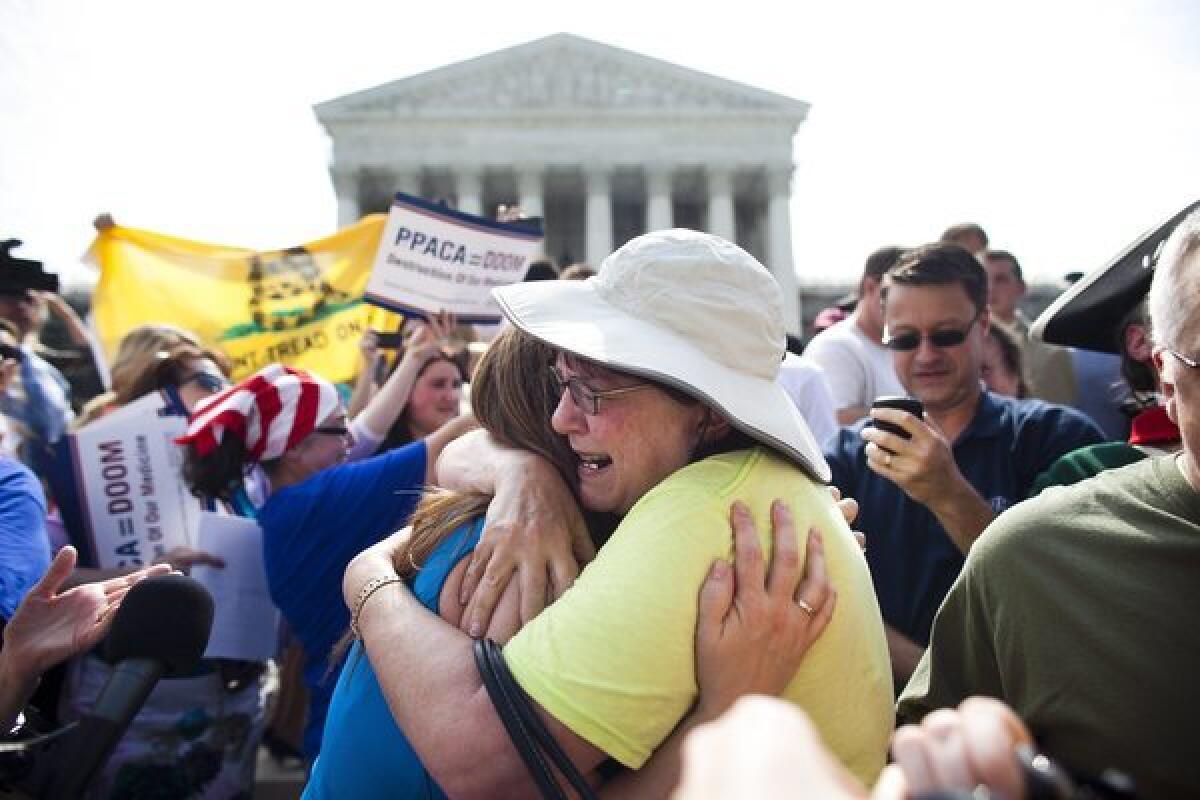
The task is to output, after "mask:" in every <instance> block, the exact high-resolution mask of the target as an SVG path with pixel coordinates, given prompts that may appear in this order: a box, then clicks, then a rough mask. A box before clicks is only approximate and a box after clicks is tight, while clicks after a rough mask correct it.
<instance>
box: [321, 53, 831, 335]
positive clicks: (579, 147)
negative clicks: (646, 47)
mask: <svg viewBox="0 0 1200 800" xmlns="http://www.w3.org/2000/svg"><path fill="white" fill-rule="evenodd" d="M807 111H808V104H806V103H803V102H800V101H798V100H793V99H791V98H788V97H783V96H781V95H778V94H774V93H771V92H766V91H763V90H761V89H755V88H752V87H749V86H745V85H743V84H739V83H734V82H732V81H728V80H724V79H722V78H717V77H713V76H711V75H706V74H703V73H700V72H696V71H694V70H690V69H685V68H683V67H679V66H676V65H674V64H669V63H666V62H664V61H659V60H657V59H653V58H649V57H647V56H643V55H639V54H637V53H633V52H630V51H628V50H622V49H620V48H616V47H610V46H608V45H604V44H600V43H598V42H594V41H591V40H588V39H584V38H581V37H578V36H573V35H569V34H556V35H554V36H548V37H546V38H544V39H538V40H536V41H533V42H530V43H528V44H523V45H518V46H516V47H511V48H508V49H506V50H501V51H499V52H495V53H491V54H488V55H484V56H480V57H478V58H474V59H471V60H469V61H463V62H460V63H457V64H451V65H450V66H447V67H442V68H440V69H435V70H432V71H430V72H425V73H422V74H420V75H415V76H412V77H409V78H404V79H401V80H398V81H394V82H392V83H387V84H384V85H382V86H377V87H375V88H373V89H367V90H364V91H361V92H356V93H354V94H350V95H346V96H344V97H339V98H336V99H334V100H330V101H327V102H325V103H321V104H320V105H318V106H317V107H316V113H317V116H318V118H319V119H320V121H321V123H322V124H323V125H324V126H325V128H326V130H327V131H328V132H329V134H330V136H331V137H332V139H333V166H332V170H333V179H334V186H335V188H336V191H337V197H338V216H339V222H340V223H341V224H348V223H350V222H353V221H355V220H357V219H358V218H359V217H360V216H361V215H362V214H366V213H370V212H374V211H386V210H387V209H388V208H389V207H390V205H391V198H392V196H393V194H394V193H395V192H397V191H403V192H408V193H410V194H416V195H420V196H422V197H425V198H428V199H432V200H442V201H445V202H446V203H447V204H449V205H451V206H453V207H456V208H459V209H461V210H463V211H468V212H471V213H475V214H486V215H488V216H494V215H495V213H496V209H497V207H498V206H500V205H513V204H517V205H519V206H520V208H521V210H522V211H523V212H524V213H525V214H526V215H527V216H535V217H536V216H540V217H544V219H545V233H546V241H545V252H546V255H547V256H548V257H549V258H551V259H552V260H554V261H555V262H557V263H558V265H559V266H560V267H562V266H565V265H567V264H570V263H573V262H577V261H586V262H588V263H590V264H591V265H593V266H598V265H599V263H600V261H601V260H603V258H604V257H605V256H607V255H608V254H609V253H610V252H611V251H612V250H613V249H615V248H616V247H619V246H620V245H621V244H623V243H625V242H626V241H628V240H629V239H631V238H633V237H634V236H637V235H639V234H641V233H643V232H645V231H647V230H658V229H661V228H670V227H685V228H694V229H697V230H706V231H709V232H712V233H715V234H718V235H720V236H723V237H725V238H727V239H731V240H734V241H736V242H737V243H738V244H740V245H741V246H742V247H744V248H746V249H747V250H749V251H750V252H751V253H753V254H754V255H755V256H756V257H758V259H759V260H760V261H762V262H763V264H765V265H766V266H767V267H768V268H769V269H770V270H771V272H772V274H774V275H775V277H776V279H777V280H778V281H779V284H780V286H781V287H782V289H783V295H784V303H785V305H784V314H785V320H786V323H787V327H788V329H789V330H790V331H793V332H796V331H798V330H799V307H798V306H799V295H798V293H797V287H796V277H795V272H794V267H793V262H792V236H791V217H790V213H789V199H790V195H791V180H792V169H793V165H792V138H793V137H794V135H795V133H796V130H797V128H798V127H799V126H800V123H801V122H803V121H804V118H805V115H806V113H807Z"/></svg>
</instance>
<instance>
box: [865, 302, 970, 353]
mask: <svg viewBox="0 0 1200 800" xmlns="http://www.w3.org/2000/svg"><path fill="white" fill-rule="evenodd" d="M982 313H983V312H982V311H979V312H977V313H976V314H975V316H973V317H971V321H970V322H968V323H967V327H965V328H962V329H961V330H957V329H955V330H942V331H934V332H933V333H931V334H929V335H928V337H926V336H925V335H924V334H920V333H916V332H913V333H902V334H900V335H899V336H889V337H888V338H887V339H885V340H884V341H883V346H884V347H886V348H887V349H889V350H895V351H897V352H907V351H909V350H916V349H917V348H918V347H920V346H921V339H923V338H928V339H929V343H930V344H932V345H933V346H934V347H937V348H939V349H946V348H949V347H958V346H959V345H960V344H962V343H963V342H965V341H966V340H967V334H968V333H970V332H971V328H972V327H974V325H975V322H976V321H977V320H978V319H979V315H980V314H982Z"/></svg>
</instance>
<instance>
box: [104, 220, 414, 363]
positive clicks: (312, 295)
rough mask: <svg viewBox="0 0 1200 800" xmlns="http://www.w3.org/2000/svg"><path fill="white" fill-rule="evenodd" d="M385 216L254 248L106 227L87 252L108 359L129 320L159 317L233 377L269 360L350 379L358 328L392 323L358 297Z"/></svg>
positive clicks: (359, 333) (136, 321)
mask: <svg viewBox="0 0 1200 800" xmlns="http://www.w3.org/2000/svg"><path fill="white" fill-rule="evenodd" d="M385 219H386V218H385V217H384V216H383V215H382V214H371V215H369V216H366V217H364V218H363V219H362V220H361V221H359V222H357V223H355V224H354V225H350V226H348V227H345V228H343V229H341V230H340V231H338V232H337V233H334V234H332V235H330V236H327V237H325V238H324V239H318V240H316V241H312V242H306V243H304V244H301V245H296V246H294V247H288V248H285V249H283V250H272V251H263V252H256V251H254V250H250V249H247V248H241V247H226V246H224V245H217V244H206V243H204V242H195V241H190V240H187V239H179V238H176V237H173V236H166V235H163V234H160V233H153V232H150V231H144V230H138V229H135V228H126V227H123V226H120V225H117V226H114V227H112V228H106V229H105V230H102V231H100V232H99V233H98V234H97V237H96V241H95V243H94V244H93V246H92V250H91V255H92V258H93V259H94V260H95V262H96V263H97V264H98V265H99V267H100V282H99V284H98V285H97V286H96V292H95V295H94V296H93V298H92V309H93V312H94V318H95V321H96V328H97V331H98V332H99V334H100V339H101V342H102V344H103V346H104V350H105V352H106V353H107V354H108V356H109V358H112V357H113V355H114V354H115V353H116V350H117V345H118V343H119V342H120V340H121V337H122V336H124V335H125V334H126V333H128V332H129V331H130V330H131V329H133V328H134V327H136V326H138V325H144V324H148V323H160V322H169V323H171V324H173V325H178V326H180V327H182V328H185V329H187V330H189V331H191V332H193V333H195V334H196V335H197V336H199V337H200V339H201V340H202V341H203V342H204V343H205V344H207V345H209V346H211V347H214V348H216V349H218V350H221V351H222V352H224V353H225V354H226V355H227V356H229V358H230V360H231V361H232V362H233V378H234V379H235V380H240V379H241V378H244V377H246V376H248V375H250V374H251V373H253V372H255V371H257V370H259V369H261V368H263V367H265V366H267V365H268V364H272V363H276V362H278V363H281V364H286V365H287V366H290V367H297V368H300V369H306V370H311V371H313V372H316V373H318V374H319V375H321V376H323V377H325V378H327V379H328V380H331V381H347V380H351V379H352V378H353V377H354V375H355V374H356V372H357V370H358V361H359V351H358V343H359V341H360V340H361V339H362V336H363V333H365V332H366V330H367V328H369V327H370V328H376V329H378V330H394V329H395V327H396V320H394V319H393V320H386V319H384V318H385V317H387V316H391V315H390V314H386V313H385V312H384V311H383V310H382V309H379V308H374V307H372V306H370V305H368V304H366V303H364V302H363V300H362V293H363V289H365V288H366V285H367V279H368V277H369V276H370V272H371V263H372V259H373V258H374V257H375V253H376V251H377V250H378V249H379V241H380V234H381V233H382V232H383V226H384V222H385Z"/></svg>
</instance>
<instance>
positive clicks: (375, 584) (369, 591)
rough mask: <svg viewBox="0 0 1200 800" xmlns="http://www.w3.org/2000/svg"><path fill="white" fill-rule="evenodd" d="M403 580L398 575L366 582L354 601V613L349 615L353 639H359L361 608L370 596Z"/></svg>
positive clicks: (385, 576)
mask: <svg viewBox="0 0 1200 800" xmlns="http://www.w3.org/2000/svg"><path fill="white" fill-rule="evenodd" d="M403 581H404V578H401V577H400V576H399V575H383V576H381V577H378V578H373V579H371V580H369V581H367V585H366V586H364V587H363V588H362V590H361V591H360V592H359V593H358V597H356V598H355V599H354V613H353V614H351V615H350V633H351V635H353V636H354V638H355V639H361V638H362V634H361V633H360V632H359V630H358V620H359V618H360V617H361V616H362V610H363V606H365V605H366V604H367V600H369V599H370V597H371V595H373V594H375V592H377V591H379V590H380V589H382V588H383V587H384V586H387V585H388V584H391V583H402V582H403Z"/></svg>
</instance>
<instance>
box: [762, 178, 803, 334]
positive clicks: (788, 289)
mask: <svg viewBox="0 0 1200 800" xmlns="http://www.w3.org/2000/svg"><path fill="white" fill-rule="evenodd" d="M791 198H792V167H791V166H790V165H789V166H788V167H786V168H784V169H771V170H768V172H767V263H766V267H767V268H768V269H769V270H771V274H772V275H774V276H775V280H776V281H778V282H779V288H780V290H781V291H782V292H783V323H784V325H785V326H787V329H788V330H789V331H791V332H792V333H798V332H799V331H800V319H801V317H800V312H801V308H800V291H799V288H798V287H797V285H796V266H795V264H794V263H793V261H792V220H791Z"/></svg>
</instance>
